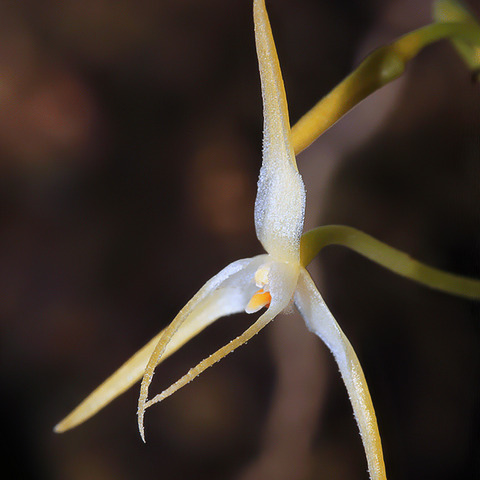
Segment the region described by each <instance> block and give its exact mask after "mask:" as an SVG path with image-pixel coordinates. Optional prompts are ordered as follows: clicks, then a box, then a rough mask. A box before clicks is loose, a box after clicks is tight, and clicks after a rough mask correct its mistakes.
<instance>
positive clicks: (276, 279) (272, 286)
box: [145, 263, 299, 409]
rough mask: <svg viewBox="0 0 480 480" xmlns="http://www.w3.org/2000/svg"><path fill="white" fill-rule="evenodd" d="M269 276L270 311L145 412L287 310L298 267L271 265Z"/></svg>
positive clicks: (282, 264) (187, 375)
mask: <svg viewBox="0 0 480 480" xmlns="http://www.w3.org/2000/svg"><path fill="white" fill-rule="evenodd" d="M269 272H270V273H269V276H270V280H269V292H270V295H271V303H270V306H269V307H268V310H267V311H266V312H265V313H264V314H263V315H261V316H260V318H259V319H258V320H257V321H256V322H255V323H254V324H253V325H251V326H250V327H249V328H248V329H247V330H245V332H243V333H242V334H241V335H239V336H238V337H237V338H235V339H234V340H232V341H230V342H229V343H227V345H225V346H223V347H222V348H220V349H219V350H217V351H216V352H215V353H213V354H212V355H210V356H209V357H208V358H206V359H205V360H203V361H201V362H200V363H199V364H198V365H197V366H195V367H193V368H191V369H190V370H189V371H188V373H186V374H185V375H184V376H183V377H181V378H180V379H179V380H177V381H176V382H175V383H174V384H173V385H171V386H170V387H168V388H167V389H165V390H164V391H163V392H162V393H160V394H158V395H156V396H155V397H154V398H152V399H151V400H149V401H148V402H146V403H145V409H146V408H148V407H151V406H152V405H154V404H155V403H158V402H161V401H162V400H164V399H165V398H167V397H169V396H170V395H172V394H173V393H175V392H176V391H177V390H179V389H180V388H182V387H183V386H185V385H186V384H187V383H189V382H191V381H192V380H193V379H194V378H195V377H197V376H198V375H200V374H201V373H202V372H203V371H205V370H206V369H207V368H209V367H211V366H212V365H213V364H215V363H216V362H218V361H220V360H221V359H222V358H224V357H225V356H227V355H228V354H229V353H232V352H233V351H234V350H236V349H237V348H238V347H240V346H241V345H243V344H245V343H246V342H247V341H248V340H250V339H251V338H252V337H253V336H254V335H256V334H257V333H258V332H259V331H260V330H261V329H262V328H264V327H265V326H266V325H267V324H268V323H270V322H271V321H272V320H273V319H274V318H275V317H276V316H277V315H278V314H279V313H280V312H281V311H282V310H284V309H285V308H286V307H288V305H289V304H290V303H291V301H292V298H293V294H294V291H295V287H296V284H297V279H298V273H299V269H298V267H295V266H292V265H289V264H286V263H273V264H272V265H270V269H269Z"/></svg>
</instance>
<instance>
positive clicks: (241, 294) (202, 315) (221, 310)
mask: <svg viewBox="0 0 480 480" xmlns="http://www.w3.org/2000/svg"><path fill="white" fill-rule="evenodd" d="M265 257H266V256H265V255H262V256H260V257H255V258H253V259H247V260H239V261H238V262H235V263H234V264H231V265H229V266H228V267H226V268H225V269H224V270H222V272H220V274H218V275H217V276H216V277H214V279H217V280H219V279H221V278H224V281H223V283H222V284H221V286H220V287H218V286H217V289H216V290H215V289H214V290H213V291H212V290H211V288H215V285H216V282H212V280H214V279H212V280H211V281H210V282H208V283H207V285H205V287H203V289H202V290H201V292H202V291H203V292H204V293H205V289H207V290H208V291H207V292H206V296H204V298H203V299H200V300H199V302H198V304H197V305H196V307H195V311H192V312H191V313H190V314H189V315H188V317H187V319H186V321H185V322H184V323H183V324H182V325H181V327H180V328H179V329H178V330H177V332H176V334H175V335H174V336H173V337H172V339H171V341H170V342H169V343H168V345H167V346H166V348H165V351H164V353H163V355H162V357H161V359H159V362H160V361H163V360H165V359H166V358H167V357H169V356H170V355H171V354H172V353H174V352H175V351H177V350H178V349H179V348H180V347H181V346H182V345H184V344H185V343H186V342H188V341H189V340H190V339H191V338H193V337H195V336H196V335H197V334H198V333H200V332H201V331H202V330H203V329H204V328H205V327H207V326H208V325H210V324H211V323H212V322H214V321H215V320H217V319H218V318H220V317H223V316H225V315H231V314H233V313H238V312H241V311H243V310H244V308H245V305H246V304H247V303H248V301H249V299H250V298H251V295H253V293H254V292H255V290H256V286H255V285H254V284H253V282H251V281H250V284H249V281H248V277H250V278H253V276H254V273H255V270H256V269H257V268H258V266H259V265H260V264H261V263H262V262H263V261H264V259H265ZM237 269H240V270H238V272H237V273H233V272H234V271H237ZM240 272H242V273H244V275H241V276H242V278H241V279H240V278H239V273H240ZM234 281H235V283H234ZM207 286H210V287H211V288H210V289H208V288H206V287H207ZM199 293H200V292H199ZM165 330H166V329H163V330H162V331H161V332H160V333H159V334H158V335H156V336H155V337H154V338H152V340H150V341H149V342H148V343H147V344H146V345H145V346H144V347H143V348H142V349H140V350H139V351H138V352H137V353H135V355H133V356H132V357H131V358H130V359H129V360H127V361H126V362H125V363H124V364H123V365H122V366H121V367H120V368H119V369H118V370H117V371H116V372H115V373H114V374H113V375H111V376H110V377H109V378H108V379H107V380H105V381H104V382H103V383H102V384H101V385H100V386H99V387H98V388H97V389H96V390H94V391H93V392H92V393H91V394H90V395H89V396H88V397H87V398H86V399H85V400H84V401H83V402H82V403H81V404H80V405H79V406H78V407H77V408H75V410H73V411H72V412H71V413H70V414H69V415H68V416H67V417H65V418H64V419H63V420H62V421H61V422H60V423H58V424H57V425H56V426H55V431H56V432H58V433H61V432H64V431H66V430H69V429H71V428H73V427H75V426H77V425H79V424H81V423H83V422H84V421H86V420H88V419H89V418H90V417H92V416H93V415H95V414H96V413H97V412H98V411H99V410H101V409H102V408H103V407H105V406H106V405H108V404H109V403H110V402H111V401H112V400H114V399H115V398H116V397H118V396H119V395H121V394H122V393H123V392H125V391H126V390H128V389H129V388H130V387H131V386H132V385H134V384H135V383H136V382H137V381H138V380H140V378H142V375H143V373H144V371H145V367H146V365H147V363H148V360H149V359H150V357H151V356H152V353H153V351H154V350H155V347H156V346H157V344H158V342H159V340H160V339H161V338H162V336H163V335H164V333H165Z"/></svg>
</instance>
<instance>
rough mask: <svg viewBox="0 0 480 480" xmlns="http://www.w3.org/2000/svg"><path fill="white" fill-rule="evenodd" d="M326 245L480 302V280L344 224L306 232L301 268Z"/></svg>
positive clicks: (302, 245)
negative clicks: (420, 258) (422, 259)
mask: <svg viewBox="0 0 480 480" xmlns="http://www.w3.org/2000/svg"><path fill="white" fill-rule="evenodd" d="M327 245H342V246H344V247H348V248H350V249H352V250H354V251H355V252H357V253H359V254H360V255H363V256H364V257H367V258H368V259H370V260H372V261H373V262H376V263H378V264H379V265H381V266H382V267H385V268H387V269H388V270H391V271H392V272H394V273H397V274H398V275H402V276H404V277H406V278H408V279H410V280H414V281H416V282H418V283H421V284H422V285H425V286H427V287H430V288H433V289H435V290H440V291H442V292H445V293H450V294H453V295H458V296H461V297H466V298H470V299H476V300H479V299H480V281H479V280H474V279H471V278H467V277H462V276H460V275H453V274H451V273H446V272H443V271H442V270H438V269H437V268H432V267H429V266H428V265H425V264H423V263H420V262H418V261H417V260H414V259H413V258H411V257H410V255H407V254H406V253H404V252H401V251H400V250H397V249H396V248H393V247H390V246H388V245H386V244H385V243H383V242H380V241H379V240H376V239H375V238H373V237H371V236H370V235H367V234H366V233H363V232H361V231H359V230H356V229H355V228H352V227H346V226H343V225H326V226H323V227H318V228H314V229H313V230H310V231H308V232H306V233H304V234H303V236H302V240H301V247H300V252H301V253H300V255H301V263H302V265H304V266H306V265H308V264H309V263H310V262H311V261H312V260H313V258H314V257H315V256H316V255H317V254H318V253H319V252H320V250H321V249H322V248H324V247H326V246H327Z"/></svg>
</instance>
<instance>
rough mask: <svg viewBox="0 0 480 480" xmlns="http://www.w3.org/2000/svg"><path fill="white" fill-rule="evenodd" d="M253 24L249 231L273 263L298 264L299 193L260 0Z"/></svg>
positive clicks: (283, 98) (275, 64)
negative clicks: (256, 130)
mask: <svg viewBox="0 0 480 480" xmlns="http://www.w3.org/2000/svg"><path fill="white" fill-rule="evenodd" d="M254 22H255V41H256V45H257V55H258V64H259V69H260V78H261V82H262V96H263V115H264V130H263V163H262V168H261V170H260V177H259V180H258V191H257V198H256V201H255V228H256V231H257V237H258V239H259V240H260V241H261V242H262V245H263V246H264V248H265V250H266V251H267V252H268V253H269V254H271V255H272V256H274V257H275V258H277V259H278V260H285V261H293V262H298V261H299V258H300V254H299V248H300V235H301V233H302V229H303V219H304V212H305V187H304V185H303V180H302V177H301V176H300V174H299V173H298V171H297V165H296V162H295V155H294V152H293V148H292V146H291V142H290V123H289V119H288V108H287V100H286V96H285V88H284V86H283V80H282V74H281V72H280V65H279V63H278V58H277V52H276V50H275V44H274V41H273V37H272V31H271V28H270V23H269V20H268V16H267V12H266V9H265V2H264V1H263V0H255V2H254Z"/></svg>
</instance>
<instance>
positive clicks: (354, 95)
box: [291, 22, 480, 154]
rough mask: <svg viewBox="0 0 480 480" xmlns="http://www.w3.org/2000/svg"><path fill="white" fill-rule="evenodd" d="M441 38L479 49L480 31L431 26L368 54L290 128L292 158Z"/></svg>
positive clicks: (462, 24)
mask: <svg viewBox="0 0 480 480" xmlns="http://www.w3.org/2000/svg"><path fill="white" fill-rule="evenodd" d="M444 38H447V39H450V40H458V41H461V42H463V43H464V44H468V45H475V46H480V28H479V26H478V25H475V24H472V23H465V22H459V23H453V22H452V23H433V24H431V25H427V26H425V27H422V28H419V29H418V30H415V31H413V32H411V33H408V34H406V35H404V36H403V37H400V38H399V39H398V40H396V41H395V42H393V43H391V44H389V45H385V46H383V47H380V48H379V49H377V50H375V51H374V52H372V53H371V54H370V55H369V56H368V57H367V58H365V60H363V62H362V63H361V64H360V65H359V66H358V67H357V69H356V70H355V71H353V72H352V73H351V74H350V75H348V77H346V78H345V79H344V80H343V81H342V82H340V83H339V84H338V85H337V86H336V87H335V88H334V89H333V90H332V91H331V92H330V93H329V94H328V95H326V96H325V97H324V98H322V99H321V100H320V101H319V102H318V103H317V104H316V105H315V106H314V107H313V108H312V109H311V110H309V111H308V112H307V113H306V114H305V115H304V116H303V117H302V118H301V119H300V120H299V121H298V122H297V123H296V124H295V125H294V126H293V127H292V130H291V140H292V145H293V148H294V150H295V154H298V153H300V152H301V151H302V150H304V149H305V148H306V147H308V146H309V145H310V144H311V143H312V142H313V141H314V140H315V139H316V138H318V137H319V136H320V135H321V134H322V133H323V132H325V131H326V130H327V129H328V128H330V127H331V126H332V125H333V124H334V123H335V122H337V120H339V119H340V118H341V117H342V116H343V115H345V113H347V112H348V111H349V110H351V109H352V108H353V107H354V106H355V105H357V104H358V103H359V102H361V101H362V100H363V99H364V98H366V97H367V96H368V95H370V94H371V93H373V92H375V91H376V90H378V89H379V88H380V87H382V86H384V85H385V84H387V83H389V82H391V81H392V80H395V79H396V78H398V77H399V76H400V75H401V74H402V73H403V72H404V71H405V66H406V64H407V63H408V61H410V60H411V59H412V58H413V57H415V56H416V55H417V54H418V52H419V51H420V50H422V49H423V48H424V47H426V46H427V45H430V44H431V43H433V42H436V41H438V40H441V39H444Z"/></svg>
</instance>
